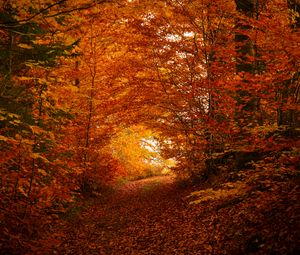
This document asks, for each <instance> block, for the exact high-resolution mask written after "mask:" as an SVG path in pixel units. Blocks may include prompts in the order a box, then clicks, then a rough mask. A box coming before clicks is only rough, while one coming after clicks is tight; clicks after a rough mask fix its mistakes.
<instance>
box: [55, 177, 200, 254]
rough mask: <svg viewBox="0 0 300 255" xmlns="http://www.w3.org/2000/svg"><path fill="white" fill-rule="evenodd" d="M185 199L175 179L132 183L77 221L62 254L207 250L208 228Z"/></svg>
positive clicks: (188, 252) (70, 231)
mask: <svg viewBox="0 0 300 255" xmlns="http://www.w3.org/2000/svg"><path fill="white" fill-rule="evenodd" d="M181 198H182V194H179V192H178V191H177V189H176V186H175V185H174V182H173V179H172V177H155V178H149V179H146V180H140V181H135V182H131V183H129V184H126V185H124V186H123V187H122V188H120V190H119V191H118V192H117V193H116V194H114V195H113V196H112V197H111V199H110V200H109V201H107V202H105V203H104V204H103V203H97V204H94V205H92V206H90V207H89V208H88V209H87V210H85V211H84V212H83V213H82V214H81V215H80V217H79V218H78V219H76V222H73V224H74V225H73V226H71V228H70V230H69V233H68V236H67V240H66V241H65V243H64V246H65V247H64V248H63V247H61V248H60V251H59V253H63V254H103V255H104V254H105V255H108V254H116V255H120V254H135V255H139V254H147V255H150V254H203V253H201V250H203V249H204V248H205V247H204V245H203V244H202V243H201V240H203V237H202V238H201V235H205V230H204V229H201V227H199V223H198V222H197V219H196V218H194V219H192V217H188V214H189V213H191V212H192V211H190V210H189V209H188V208H187V207H186V204H185V202H184V201H183V200H182V199H181Z"/></svg>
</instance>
